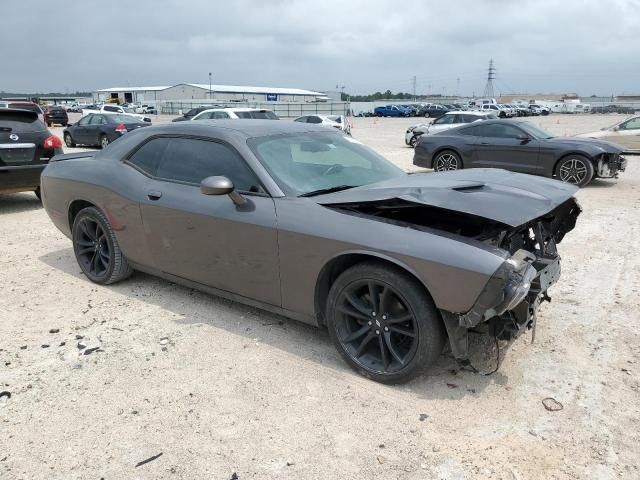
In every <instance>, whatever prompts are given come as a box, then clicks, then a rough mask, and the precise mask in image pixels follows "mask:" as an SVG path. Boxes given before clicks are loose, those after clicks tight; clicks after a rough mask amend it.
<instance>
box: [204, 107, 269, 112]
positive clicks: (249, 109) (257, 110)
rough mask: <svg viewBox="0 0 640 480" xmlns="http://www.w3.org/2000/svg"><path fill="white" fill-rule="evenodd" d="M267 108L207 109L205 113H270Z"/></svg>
mask: <svg viewBox="0 0 640 480" xmlns="http://www.w3.org/2000/svg"><path fill="white" fill-rule="evenodd" d="M270 111H271V110H269V109H267V108H236V107H222V108H207V109H206V110H203V111H202V112H200V113H203V112H270Z"/></svg>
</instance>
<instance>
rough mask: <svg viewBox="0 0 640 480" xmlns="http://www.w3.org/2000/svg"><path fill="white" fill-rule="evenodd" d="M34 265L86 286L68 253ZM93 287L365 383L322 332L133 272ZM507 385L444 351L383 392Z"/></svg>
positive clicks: (488, 367) (436, 392)
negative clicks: (427, 365)
mask: <svg viewBox="0 0 640 480" xmlns="http://www.w3.org/2000/svg"><path fill="white" fill-rule="evenodd" d="M39 260H40V261H42V262H43V263H45V264H46V265H48V266H50V267H52V268H55V269H57V270H60V271H62V272H64V273H65V274H67V275H71V276H73V277H76V278H78V279H82V281H86V282H89V280H87V279H86V278H85V277H84V274H82V272H81V270H80V267H79V266H78V265H77V263H76V260H75V256H74V253H73V249H72V248H66V249H62V250H57V251H54V252H50V253H47V254H45V255H43V256H41V257H39ZM98 288H105V289H109V290H111V291H112V292H113V293H114V294H118V295H124V296H127V297H130V298H131V299H133V300H136V301H143V302H147V303H150V304H152V305H154V306H156V307H160V308H162V309H165V310H167V311H170V312H171V313H173V314H175V315H176V319H175V320H174V321H175V322H176V323H178V324H183V325H189V324H203V325H208V326H211V327H214V328H219V329H223V330H225V331H227V332H229V333H232V334H234V335H238V336H242V337H245V338H246V339H247V342H259V343H261V344H265V345H269V346H270V347H273V348H276V349H279V350H281V351H283V352H286V353H287V354H292V355H295V356H298V357H300V358H301V360H302V361H304V362H312V363H315V364H317V365H320V366H322V367H323V368H326V369H328V370H329V371H330V372H329V373H330V375H332V376H334V377H336V379H338V378H340V379H344V376H345V374H346V375H352V378H350V379H349V381H350V382H358V383H362V382H364V383H365V384H367V382H370V380H367V379H365V378H363V377H361V376H360V375H359V374H358V373H356V372H354V371H353V370H351V369H350V367H349V366H348V365H347V364H346V363H345V362H344V360H343V359H342V358H341V356H340V354H339V353H338V352H337V351H336V349H335V347H334V346H333V343H332V342H331V339H330V338H329V335H328V333H327V331H326V329H324V328H315V327H313V326H310V325H307V324H304V323H301V322H297V321H295V320H291V319H289V318H287V317H283V316H281V315H277V314H274V313H270V312H267V311H265V310H261V309H258V308H254V307H249V306H246V305H243V304H241V303H237V302H233V301H230V300H226V299H223V298H221V297H216V296H214V295H209V294H207V293H202V292H199V291H197V290H194V289H192V288H189V287H183V286H181V285H177V284H175V283H172V282H170V281H167V280H163V279H160V278H157V277H154V276H151V275H147V274H144V273H140V272H136V273H134V275H133V276H132V277H131V278H129V279H127V280H125V281H123V282H121V283H118V284H115V285H107V286H99V287H98ZM473 343H474V342H472V348H473ZM494 352H495V350H494ZM485 353H486V352H484V351H483V352H476V354H475V355H474V358H482V357H485V358H486V359H487V361H486V363H482V364H476V365H475V366H476V367H478V370H480V371H481V372H490V371H492V370H493V369H494V368H495V366H496V357H495V356H493V353H489V354H485ZM238 355H239V357H240V355H242V350H239V351H238ZM489 357H490V358H489ZM501 360H502V359H501ZM238 361H239V362H240V361H241V358H238ZM507 383H508V376H507V375H506V374H504V373H502V372H501V371H500V370H498V371H497V372H495V373H494V374H492V375H488V376H487V375H483V374H482V373H476V372H473V371H471V369H469V368H468V367H466V368H462V367H461V365H460V364H458V362H456V360H455V359H454V358H453V357H452V356H451V355H450V354H449V353H447V352H444V353H443V354H442V355H440V357H439V358H438V360H437V362H436V363H435V365H434V366H433V367H432V368H431V369H430V370H429V371H428V372H427V374H426V375H423V376H421V377H418V378H416V379H414V380H412V381H411V382H409V383H407V384H405V385H403V386H401V387H386V388H401V389H402V390H403V391H407V390H408V391H410V392H412V393H413V394H415V395H417V396H419V397H421V398H424V399H439V398H446V399H448V400H456V399H462V398H464V397H469V396H471V397H473V396H474V395H479V394H480V393H481V392H482V391H483V390H484V389H485V388H486V387H487V386H489V385H491V384H499V385H506V384H507ZM382 388H385V387H382Z"/></svg>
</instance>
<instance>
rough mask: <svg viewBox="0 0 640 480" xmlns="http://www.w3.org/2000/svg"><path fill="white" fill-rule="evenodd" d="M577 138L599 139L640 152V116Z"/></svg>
mask: <svg viewBox="0 0 640 480" xmlns="http://www.w3.org/2000/svg"><path fill="white" fill-rule="evenodd" d="M576 137H582V138H599V139H602V140H606V141H608V142H612V143H617V144H619V145H622V146H624V147H626V148H628V149H630V150H637V151H640V116H637V117H631V118H627V119H626V120H623V121H622V122H618V123H616V124H614V125H611V126H610V127H605V128H603V129H601V130H599V131H597V132H590V133H582V134H580V135H576Z"/></svg>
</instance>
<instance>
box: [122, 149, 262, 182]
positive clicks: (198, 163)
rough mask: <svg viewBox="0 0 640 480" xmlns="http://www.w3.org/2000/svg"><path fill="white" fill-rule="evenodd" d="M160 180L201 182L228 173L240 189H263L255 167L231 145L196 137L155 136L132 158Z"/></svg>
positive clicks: (142, 168)
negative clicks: (251, 167) (252, 167)
mask: <svg viewBox="0 0 640 480" xmlns="http://www.w3.org/2000/svg"><path fill="white" fill-rule="evenodd" d="M128 163H130V164H132V165H134V166H135V167H136V168H138V169H139V170H142V171H143V172H144V173H146V174H148V175H150V176H152V177H156V178H157V179H159V180H166V181H174V182H179V183H187V184H192V185H194V186H195V185H199V184H200V182H201V181H202V180H204V179H205V178H207V177H211V176H225V177H227V178H228V179H229V180H231V181H232V182H233V184H234V186H235V187H236V188H237V189H238V190H239V191H244V192H262V191H263V190H262V188H261V186H260V182H259V180H258V178H257V177H256V175H255V174H254V173H253V171H252V170H251V169H250V168H249V166H248V165H247V164H246V163H245V161H244V159H243V158H241V157H240V156H239V155H238V154H237V153H236V152H235V151H234V150H232V149H231V148H230V147H228V146H226V145H224V144H222V143H218V142H214V141H208V140H197V139H192V138H171V137H161V138H154V139H152V140H150V141H148V142H147V143H145V144H144V145H142V147H140V148H139V149H138V150H137V151H136V152H134V154H133V155H132V156H131V157H130V158H129V159H128Z"/></svg>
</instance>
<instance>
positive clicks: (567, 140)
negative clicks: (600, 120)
mask: <svg viewBox="0 0 640 480" xmlns="http://www.w3.org/2000/svg"><path fill="white" fill-rule="evenodd" d="M586 135H588V134H586ZM544 141H545V142H547V143H551V144H558V145H563V146H575V147H577V148H580V147H593V148H599V149H600V150H602V151H604V152H606V153H622V152H623V151H624V149H625V147H623V146H622V145H618V144H617V143H612V142H607V141H605V140H600V139H598V138H585V137H582V136H580V137H554V138H550V139H548V140H544Z"/></svg>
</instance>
